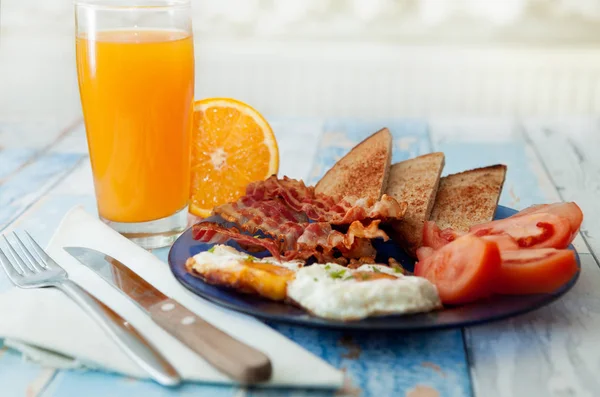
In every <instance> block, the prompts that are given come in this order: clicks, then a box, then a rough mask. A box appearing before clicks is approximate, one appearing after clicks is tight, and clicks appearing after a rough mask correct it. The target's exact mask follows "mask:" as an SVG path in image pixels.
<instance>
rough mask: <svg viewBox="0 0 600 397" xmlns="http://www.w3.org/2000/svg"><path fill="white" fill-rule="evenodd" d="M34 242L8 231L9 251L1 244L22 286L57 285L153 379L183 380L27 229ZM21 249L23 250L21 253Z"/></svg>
mask: <svg viewBox="0 0 600 397" xmlns="http://www.w3.org/2000/svg"><path fill="white" fill-rule="evenodd" d="M25 234H26V235H27V238H28V240H29V242H30V244H29V245H30V248H28V247H27V246H26V245H25V244H24V243H23V241H22V240H21V239H20V238H19V236H18V235H17V234H16V233H14V232H13V233H12V239H13V240H14V242H13V243H11V242H10V241H9V240H8V239H7V238H6V236H5V235H3V236H2V237H3V238H4V241H5V242H6V247H7V253H8V254H9V255H10V257H11V259H9V258H8V256H7V255H6V254H5V253H4V251H2V249H1V248H0V263H1V264H2V267H3V268H4V271H5V272H6V274H7V275H8V278H9V279H10V280H11V281H12V282H13V283H14V284H15V285H16V286H18V287H20V288H42V287H55V288H58V289H60V290H61V291H62V292H64V293H65V294H66V295H67V296H69V297H70V298H71V299H73V300H74V301H75V303H77V304H78V305H79V306H80V307H81V308H83V309H84V310H85V311H86V312H87V314H88V315H89V316H90V317H92V318H93V319H94V320H95V321H96V322H97V323H98V324H99V325H100V326H101V327H102V329H103V330H104V331H105V332H106V333H107V334H108V335H109V336H110V337H111V338H112V339H113V340H114V341H115V342H116V343H117V345H118V346H119V347H120V348H121V350H123V351H124V352H125V353H126V354H127V355H128V356H129V357H130V358H131V359H132V360H133V361H134V362H135V363H136V364H137V365H139V366H140V367H141V368H142V369H143V370H145V371H146V372H147V373H148V374H149V375H150V377H151V378H152V379H154V380H155V381H157V382H158V383H160V384H162V385H165V386H174V385H177V384H179V383H180V382H181V378H180V376H179V374H178V373H177V371H176V370H175V369H174V368H173V367H172V366H171V364H169V362H168V361H167V360H166V359H165V358H164V357H163V356H162V355H161V354H160V353H159V352H158V351H157V350H156V349H155V348H154V347H153V346H152V345H151V344H150V343H149V342H148V341H147V340H146V339H145V338H144V337H143V336H142V335H141V334H140V333H139V332H138V331H137V330H136V329H135V328H134V327H133V326H131V325H130V324H129V323H128V322H127V321H126V320H125V319H123V318H122V317H121V316H119V315H118V314H117V313H115V312H114V311H113V310H112V309H110V308H109V307H108V306H106V305H104V304H103V303H102V302H100V301H98V300H97V299H96V298H94V297H93V296H92V295H90V294H89V293H88V292H86V291H85V290H83V289H82V288H81V287H79V286H78V285H77V284H75V283H74V282H73V281H71V280H69V277H68V274H67V272H66V271H65V270H64V269H63V268H62V267H60V266H59V265H58V264H57V263H56V262H55V261H54V260H52V258H50V256H48V254H46V252H45V251H44V250H43V249H42V248H41V247H40V246H39V245H38V243H36V242H35V240H34V239H33V238H32V237H31V236H30V235H29V233H27V232H25ZM17 251H20V252H21V253H20V254H19V253H18V252H17Z"/></svg>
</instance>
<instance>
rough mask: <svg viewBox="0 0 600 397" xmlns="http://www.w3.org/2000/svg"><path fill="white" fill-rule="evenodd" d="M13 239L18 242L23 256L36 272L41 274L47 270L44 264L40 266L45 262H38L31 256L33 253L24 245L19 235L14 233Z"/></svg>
mask: <svg viewBox="0 0 600 397" xmlns="http://www.w3.org/2000/svg"><path fill="white" fill-rule="evenodd" d="M13 237H14V239H15V240H16V241H17V245H18V246H19V249H20V250H21V252H22V253H23V255H25V258H27V262H29V264H30V265H31V266H32V267H33V268H34V269H35V271H38V272H39V271H44V270H46V268H45V266H44V265H43V264H40V263H43V262H39V261H37V260H36V259H35V258H34V257H33V256H32V255H31V252H30V251H29V249H28V248H27V247H26V246H25V244H23V241H21V238H20V237H19V235H18V234H17V233H15V232H13Z"/></svg>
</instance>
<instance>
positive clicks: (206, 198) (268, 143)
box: [189, 98, 279, 217]
mask: <svg viewBox="0 0 600 397" xmlns="http://www.w3.org/2000/svg"><path fill="white" fill-rule="evenodd" d="M191 146H192V157H191V159H192V164H191V179H190V207H189V208H190V212H191V213H192V214H194V215H197V216H200V217H206V216H209V215H210V213H211V211H212V209H213V207H215V206H217V205H220V204H224V203H227V202H230V201H233V200H237V199H238V198H239V197H241V196H242V195H243V194H244V190H245V189H246V186H247V185H248V183H250V182H254V181H260V180H263V179H266V178H268V177H269V176H270V175H273V174H277V171H278V170H279V151H278V148H277V141H276V140H275V135H274V134H273V131H272V130H271V127H270V126H269V123H267V121H266V120H265V119H264V118H263V117H262V116H261V115H260V113H258V112H257V111H256V110H255V109H253V108H252V107H250V106H249V105H247V104H245V103H242V102H240V101H237V100H235V99H230V98H209V99H203V100H201V101H197V102H196V103H195V104H194V128H193V133H192V145H191Z"/></svg>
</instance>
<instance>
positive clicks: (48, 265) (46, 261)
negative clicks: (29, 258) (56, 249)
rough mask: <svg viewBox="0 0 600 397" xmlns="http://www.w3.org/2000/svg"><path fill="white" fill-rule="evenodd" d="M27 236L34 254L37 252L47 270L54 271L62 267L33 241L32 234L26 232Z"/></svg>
mask: <svg viewBox="0 0 600 397" xmlns="http://www.w3.org/2000/svg"><path fill="white" fill-rule="evenodd" d="M25 235H26V236H27V238H28V239H29V242H30V243H31V246H32V248H33V252H35V254H36V256H37V257H38V258H39V259H40V263H42V264H43V265H45V266H46V268H47V269H52V268H53V267H59V268H60V266H58V264H57V263H56V262H54V260H53V259H52V258H50V257H49V256H48V254H46V251H44V249H43V248H42V247H40V245H39V244H38V243H37V242H36V241H35V240H34V239H33V237H31V234H29V233H28V232H27V230H25Z"/></svg>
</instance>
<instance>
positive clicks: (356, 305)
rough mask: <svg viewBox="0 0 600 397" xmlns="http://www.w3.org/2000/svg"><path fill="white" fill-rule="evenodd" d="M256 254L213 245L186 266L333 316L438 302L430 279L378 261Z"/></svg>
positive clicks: (422, 307) (214, 280)
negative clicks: (349, 263) (352, 264)
mask: <svg viewBox="0 0 600 397" xmlns="http://www.w3.org/2000/svg"><path fill="white" fill-rule="evenodd" d="M303 265H304V261H297V260H296V261H277V260H275V259H274V258H265V259H258V258H255V257H252V256H249V255H247V254H244V253H241V252H239V251H237V250H236V249H235V248H232V247H228V246H224V245H215V246H214V247H213V248H212V249H211V250H209V251H205V252H201V253H199V254H197V255H195V256H193V257H192V258H189V259H188V261H187V263H186V267H187V269H188V271H189V272H190V273H192V274H194V275H197V276H199V277H202V278H203V279H204V280H205V281H206V282H207V283H209V284H216V285H220V286H226V287H230V288H235V289H237V290H238V291H240V292H244V293H253V294H257V295H260V296H262V297H264V298H267V299H270V300H275V301H283V300H286V301H287V302H290V303H293V304H295V305H296V306H300V307H302V308H304V309H306V310H307V311H308V312H310V313H312V314H314V315H316V316H319V317H323V318H328V319H332V320H344V321H349V320H359V319H362V318H365V317H368V316H373V315H389V314H405V313H413V312H424V311H430V310H434V309H438V308H440V307H441V302H440V298H439V297H438V294H437V291H436V288H435V287H434V286H433V284H432V283H430V282H429V281H427V280H426V279H424V278H420V277H410V276H404V275H403V274H402V273H401V272H400V271H399V270H397V269H392V268H390V267H388V266H381V265H362V266H360V267H359V268H358V269H348V268H346V267H343V266H340V265H337V264H335V263H327V264H313V265H311V266H306V267H305V266H303Z"/></svg>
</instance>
